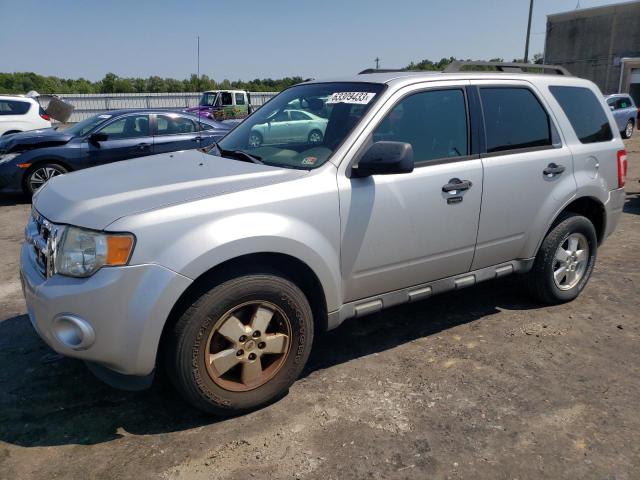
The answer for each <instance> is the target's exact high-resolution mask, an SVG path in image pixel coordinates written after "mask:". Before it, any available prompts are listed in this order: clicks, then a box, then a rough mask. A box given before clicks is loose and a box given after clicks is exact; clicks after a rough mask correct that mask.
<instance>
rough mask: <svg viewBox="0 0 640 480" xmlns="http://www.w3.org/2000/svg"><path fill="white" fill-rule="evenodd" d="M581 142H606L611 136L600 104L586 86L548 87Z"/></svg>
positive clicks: (611, 133)
mask: <svg viewBox="0 0 640 480" xmlns="http://www.w3.org/2000/svg"><path fill="white" fill-rule="evenodd" d="M549 90H550V91H551V94H552V95H553V96H554V97H555V99H556V100H557V101H558V103H559V104H560V106H561V107H562V110H563V111H564V113H565V115H566V116H567V118H568V119H569V122H571V126H572V127H573V129H574V130H575V132H576V135H577V136H578V139H579V140H580V141H581V142H582V143H596V142H608V141H609V140H611V139H612V138H613V132H612V131H611V126H610V125H609V119H608V118H607V115H606V114H605V112H604V110H603V108H602V105H601V104H600V102H599V101H598V99H597V98H596V96H595V95H594V93H593V92H592V91H591V90H589V89H588V88H584V87H558V86H556V87H549Z"/></svg>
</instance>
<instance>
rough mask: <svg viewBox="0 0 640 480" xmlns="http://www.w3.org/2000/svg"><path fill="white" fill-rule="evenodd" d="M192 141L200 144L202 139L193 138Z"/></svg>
mask: <svg viewBox="0 0 640 480" xmlns="http://www.w3.org/2000/svg"><path fill="white" fill-rule="evenodd" d="M191 140H192V141H194V142H200V141H201V140H202V137H193V138H192V139H191Z"/></svg>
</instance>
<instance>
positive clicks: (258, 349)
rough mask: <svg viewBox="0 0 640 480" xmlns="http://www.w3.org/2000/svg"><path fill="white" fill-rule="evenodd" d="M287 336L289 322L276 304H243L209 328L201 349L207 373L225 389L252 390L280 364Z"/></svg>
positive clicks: (270, 376)
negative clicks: (205, 344) (204, 346)
mask: <svg viewBox="0 0 640 480" xmlns="http://www.w3.org/2000/svg"><path fill="white" fill-rule="evenodd" d="M290 339H291V322H290V320H289V318H288V317H287V315H286V314H285V313H284V312H283V311H282V310H281V309H280V308H279V307H277V306H276V305H274V304H272V303H270V302H266V301H253V302H248V303H243V304H241V305H238V306H236V307H234V308H232V309H231V310H229V311H228V312H227V313H226V314H225V315H223V316H222V318H220V320H219V321H218V322H216V325H215V326H214V328H213V329H212V330H211V333H210V334H209V338H208V340H207V349H206V351H205V364H206V367H207V372H208V373H209V376H210V377H211V380H213V381H214V382H215V383H216V384H217V385H218V386H220V387H221V388H224V389H225V390H230V391H236V392H243V391H248V390H253V389H255V388H258V387H260V386H262V385H264V384H265V383H267V382H268V381H269V380H271V379H272V378H273V377H274V375H275V374H276V373H278V371H279V370H280V368H281V367H282V365H284V363H285V361H286V359H287V356H288V353H289V346H290V344H291V342H290Z"/></svg>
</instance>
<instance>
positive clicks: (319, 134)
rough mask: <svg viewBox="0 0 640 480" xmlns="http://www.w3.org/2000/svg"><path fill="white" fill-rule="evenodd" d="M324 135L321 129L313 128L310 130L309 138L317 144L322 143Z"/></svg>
mask: <svg viewBox="0 0 640 480" xmlns="http://www.w3.org/2000/svg"><path fill="white" fill-rule="evenodd" d="M312 138H316V140H312ZM323 139H324V138H323V135H322V132H321V131H320V130H317V129H316V130H311V131H310V132H309V136H308V137H307V140H308V141H309V143H313V144H315V145H317V144H320V143H322V140H323Z"/></svg>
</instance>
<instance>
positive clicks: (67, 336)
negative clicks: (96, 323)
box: [53, 313, 96, 350]
mask: <svg viewBox="0 0 640 480" xmlns="http://www.w3.org/2000/svg"><path fill="white" fill-rule="evenodd" d="M53 334H54V335H55V336H56V338H57V339H58V341H59V342H60V343H62V344H64V345H66V346H67V347H69V348H71V349H73V350H86V349H87V348H89V347H90V346H91V345H93V343H94V342H95V340H96V333H95V331H94V330H93V327H92V326H91V325H89V322H87V321H86V320H83V319H82V318H80V317H77V316H75V315H69V314H66V313H65V314H62V315H58V316H57V317H56V318H54V319H53Z"/></svg>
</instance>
